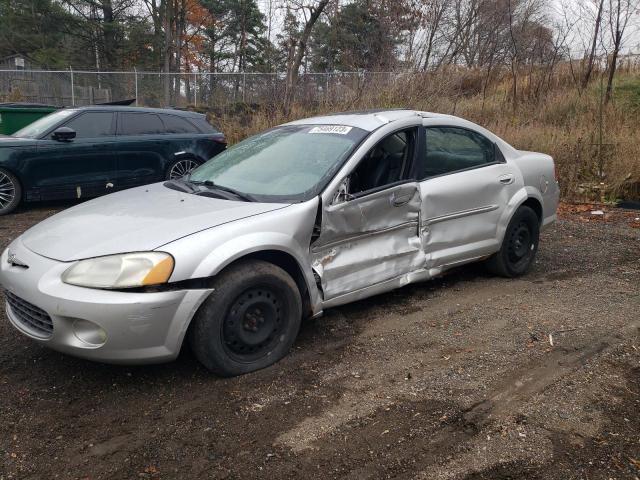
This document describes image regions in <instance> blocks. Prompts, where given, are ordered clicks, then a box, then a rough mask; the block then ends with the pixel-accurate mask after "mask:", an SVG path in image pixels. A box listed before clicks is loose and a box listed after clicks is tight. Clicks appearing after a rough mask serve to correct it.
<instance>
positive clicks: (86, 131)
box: [64, 112, 113, 138]
mask: <svg viewBox="0 0 640 480" xmlns="http://www.w3.org/2000/svg"><path fill="white" fill-rule="evenodd" d="M112 124H113V113H112V112H87V113H82V114H80V115H78V116H77V117H75V118H73V119H71V120H69V121H68V122H67V123H65V124H64V126H65V127H69V128H71V129H73V130H75V132H76V138H96V137H108V136H110V135H113V129H112Z"/></svg>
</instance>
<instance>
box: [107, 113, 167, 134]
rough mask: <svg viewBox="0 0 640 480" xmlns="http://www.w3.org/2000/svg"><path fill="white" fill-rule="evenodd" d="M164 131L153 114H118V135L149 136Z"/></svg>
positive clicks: (158, 119) (156, 116)
mask: <svg viewBox="0 0 640 480" xmlns="http://www.w3.org/2000/svg"><path fill="white" fill-rule="evenodd" d="M164 131H165V130H164V125H163V124H162V121H161V120H160V117H159V116H158V115H156V114H155V113H121V114H120V121H119V124H118V135H150V134H158V133H164Z"/></svg>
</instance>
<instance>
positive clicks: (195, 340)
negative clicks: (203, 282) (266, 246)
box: [189, 260, 302, 377]
mask: <svg viewBox="0 0 640 480" xmlns="http://www.w3.org/2000/svg"><path fill="white" fill-rule="evenodd" d="M301 320H302V300H301V298H300V292H299V290H298V287H297V285H296V283H295V282H294V280H293V279H292V278H291V276H290V275H289V274H288V273H287V272H285V271H284V270H282V269H281V268H280V267H278V266H276V265H273V264H271V263H268V262H264V261H261V260H247V261H241V262H239V263H237V264H235V265H232V266H231V267H229V268H228V269H227V270H225V271H223V272H222V273H221V274H220V275H219V277H218V278H217V279H216V280H215V283H214V286H213V292H212V293H211V294H210V295H209V297H208V298H207V299H206V300H205V302H204V303H203V304H202V306H201V307H200V308H199V309H198V312H197V313H196V315H195V317H194V319H193V322H192V325H191V328H190V332H189V342H190V344H191V348H192V350H193V352H194V353H195V355H196V357H197V358H198V360H200V362H201V363H202V364H203V365H204V366H205V367H207V368H208V369H209V370H211V371H212V372H213V373H215V374H217V375H220V376H223V377H232V376H235V375H242V374H244V373H249V372H253V371H255V370H260V369H262V368H265V367H268V366H270V365H272V364H274V363H276V362H277V361H278V360H280V359H281V358H283V357H284V356H285V355H286V354H287V353H288V352H289V350H290V349H291V346H292V345H293V342H294V341H295V339H296V337H297V335H298V330H299V329H300V323H301Z"/></svg>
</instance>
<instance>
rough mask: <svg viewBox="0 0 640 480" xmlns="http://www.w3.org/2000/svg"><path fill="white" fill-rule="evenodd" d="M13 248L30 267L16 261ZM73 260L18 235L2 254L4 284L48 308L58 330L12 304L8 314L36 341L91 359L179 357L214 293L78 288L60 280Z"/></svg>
mask: <svg viewBox="0 0 640 480" xmlns="http://www.w3.org/2000/svg"><path fill="white" fill-rule="evenodd" d="M9 250H10V251H11V253H12V254H14V255H15V256H16V258H17V259H19V260H20V262H22V263H24V264H25V265H27V266H28V268H24V267H21V266H14V265H12V264H10V263H9V262H8V261H7V257H8V251H9ZM69 265H70V263H67V262H59V261H56V260H51V259H48V258H45V257H42V256H40V255H38V254H36V253H34V252H32V251H30V250H29V249H27V248H26V247H25V246H24V245H23V244H22V242H21V241H20V239H17V240H15V241H14V242H13V243H12V244H11V245H9V248H8V249H7V250H5V251H4V252H3V253H2V256H1V257H0V284H2V286H3V287H4V288H5V289H7V290H8V291H9V292H11V293H12V294H13V295H15V296H16V297H19V298H20V299H22V300H24V301H26V302H28V303H29V304H31V305H32V306H35V307H37V308H38V309H41V310H44V312H46V313H47V314H48V315H49V317H50V318H51V321H52V323H53V330H52V332H51V333H50V334H48V335H43V334H42V332H37V331H35V330H34V329H32V328H30V327H29V325H28V324H27V323H25V322H24V321H23V318H24V317H23V316H22V315H21V314H20V312H18V311H17V310H14V309H13V308H12V307H11V306H9V304H8V303H6V304H5V306H6V311H7V316H8V318H9V321H10V322H11V323H12V324H13V326H14V327H15V328H16V329H18V330H19V331H20V332H22V333H23V334H25V335H27V336H28V337H30V338H32V339H34V340H35V341H37V342H39V343H42V344H43V345H46V346H47V347H50V348H52V349H54V350H57V351H60V352H63V353H68V354H71V355H74V356H77V357H82V358H87V359H90V360H96V361H101V362H108V363H125V364H141V363H157V362H163V361H169V360H173V359H174V358H176V357H177V356H178V354H179V353H180V348H181V345H182V341H183V339H184V336H185V333H186V331H187V327H188V326H189V322H190V321H191V318H193V315H194V314H195V312H196V310H197V309H198V307H199V306H200V304H201V303H202V302H203V301H204V300H205V299H206V297H207V296H208V295H209V293H210V292H211V290H204V289H202V290H175V291H165V292H153V293H140V292H137V293H134V292H122V291H110V290H97V289H92V288H84V287H77V286H74V285H67V284H65V283H63V282H62V281H61V280H60V277H61V275H62V272H64V271H65V270H66V269H67V268H68V267H69ZM92 329H94V330H95V331H93V332H92ZM96 333H98V334H96ZM87 338H89V339H91V342H89V341H87ZM96 338H98V339H99V340H95V339H96Z"/></svg>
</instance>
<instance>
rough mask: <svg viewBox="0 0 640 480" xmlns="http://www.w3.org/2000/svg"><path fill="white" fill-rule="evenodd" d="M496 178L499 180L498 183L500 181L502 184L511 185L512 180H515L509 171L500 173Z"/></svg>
mask: <svg viewBox="0 0 640 480" xmlns="http://www.w3.org/2000/svg"><path fill="white" fill-rule="evenodd" d="M498 180H499V181H500V183H502V184H503V185H511V184H512V183H513V182H514V181H515V177H514V176H513V174H511V173H507V174H505V175H500V176H499V177H498Z"/></svg>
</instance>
